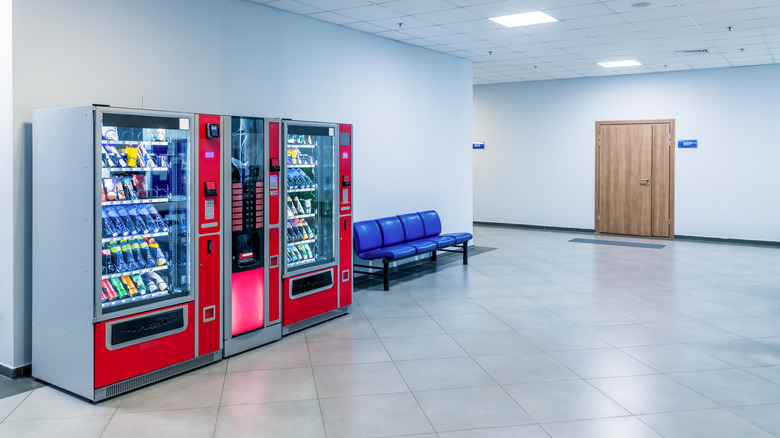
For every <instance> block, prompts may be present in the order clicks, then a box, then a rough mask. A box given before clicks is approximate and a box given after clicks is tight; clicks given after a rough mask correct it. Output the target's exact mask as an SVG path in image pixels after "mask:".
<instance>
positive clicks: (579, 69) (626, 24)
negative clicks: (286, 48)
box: [252, 0, 780, 84]
mask: <svg viewBox="0 0 780 438" xmlns="http://www.w3.org/2000/svg"><path fill="white" fill-rule="evenodd" d="M252 1H255V2H257V3H262V4H265V5H268V6H271V7H274V8H278V9H283V10H286V11H290V12H294V13H296V14H301V15H305V16H308V17H312V18H315V19H318V20H322V21H327V22H330V23H335V24H339V25H342V26H346V27H350V28H353V29H357V30H360V31H363V32H368V33H372V34H375V35H379V36H382V37H386V38H390V39H394V40H398V41H401V42H404V43H407V44H412V45H416V46H421V47H426V48H428V49H431V50H436V51H439V52H444V53H449V54H451V55H453V56H457V57H461V58H466V59H470V60H472V61H474V83H475V84H491V83H499V82H522V81H537V80H547V79H561V78H576V77H586V76H606V75H615V74H632V73H649V72H661V71H673V70H691V69H702V68H715V67H734V66H744V65H759V64H774V63H777V62H780V0H649V1H642V0H602V1H599V0H252ZM642 3H649V4H648V5H646V6H644V7H641V4H642ZM536 10H541V11H543V12H545V13H547V14H548V15H551V16H553V17H555V18H557V19H558V20H559V21H558V22H555V23H547V24H537V25H532V26H524V27H516V28H511V29H510V28H506V27H504V26H501V25H499V24H497V23H494V22H492V21H489V20H488V18H489V17H495V16H500V15H508V14H517V13H522V12H530V11H536ZM399 23H400V24H399ZM729 27H731V29H729ZM698 49H707V50H708V51H709V53H706V54H682V53H679V51H685V50H698ZM624 59H635V60H637V61H639V62H640V63H642V64H643V65H642V66H638V67H625V68H616V69H605V68H603V67H600V66H598V65H596V63H597V62H603V61H619V60H624Z"/></svg>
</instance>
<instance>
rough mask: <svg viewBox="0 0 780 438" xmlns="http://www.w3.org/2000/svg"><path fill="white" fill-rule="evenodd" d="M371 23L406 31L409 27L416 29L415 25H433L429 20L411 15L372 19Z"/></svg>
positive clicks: (389, 28)
mask: <svg viewBox="0 0 780 438" xmlns="http://www.w3.org/2000/svg"><path fill="white" fill-rule="evenodd" d="M369 23H371V24H375V25H377V26H380V27H383V28H385V29H388V30H399V31H406V30H407V29H414V28H415V27H425V26H430V25H431V23H428V22H427V21H423V20H419V19H417V18H414V17H412V16H409V15H406V16H403V17H393V18H384V19H382V20H370V21H369ZM398 23H401V25H400V26H399V25H398Z"/></svg>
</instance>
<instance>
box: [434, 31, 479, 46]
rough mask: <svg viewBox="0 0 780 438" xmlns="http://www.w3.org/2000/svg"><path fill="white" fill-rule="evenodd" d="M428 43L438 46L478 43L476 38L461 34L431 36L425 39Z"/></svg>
mask: <svg viewBox="0 0 780 438" xmlns="http://www.w3.org/2000/svg"><path fill="white" fill-rule="evenodd" d="M427 39H428V40H430V41H433V42H436V43H439V44H452V43H465V42H468V41H478V40H477V39H476V38H474V37H471V36H468V35H466V34H462V33H453V34H450V35H433V36H429V37H428V38H427Z"/></svg>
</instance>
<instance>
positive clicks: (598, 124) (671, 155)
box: [593, 119, 677, 240]
mask: <svg viewBox="0 0 780 438" xmlns="http://www.w3.org/2000/svg"><path fill="white" fill-rule="evenodd" d="M667 123H668V124H669V133H670V134H671V138H670V139H669V221H670V224H669V237H668V239H670V240H672V239H674V167H675V166H674V150H675V149H676V146H675V145H676V142H677V140H676V138H677V137H676V132H675V119H657V120H613V121H597V122H596V135H595V147H594V149H595V157H596V158H595V161H596V185H595V196H594V198H595V205H594V209H593V211H594V213H593V223H594V227H593V229H594V230H595V232H596V234H601V232H600V231H599V182H600V181H599V176H600V173H599V172H600V169H599V153H600V147H599V146H600V145H599V132H600V131H601V125H657V124H667ZM607 234H608V233H607ZM641 237H653V238H656V239H667V238H666V237H654V236H641Z"/></svg>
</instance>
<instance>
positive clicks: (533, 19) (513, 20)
mask: <svg viewBox="0 0 780 438" xmlns="http://www.w3.org/2000/svg"><path fill="white" fill-rule="evenodd" d="M490 21H495V22H496V23H498V24H502V25H504V26H506V27H517V26H528V25H531V24H540V23H552V22H553V21H558V20H557V19H555V18H553V17H551V16H549V15H547V14H545V13H544V12H541V11H536V12H526V13H525V14H514V15H504V16H502V17H493V18H491V19H490Z"/></svg>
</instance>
